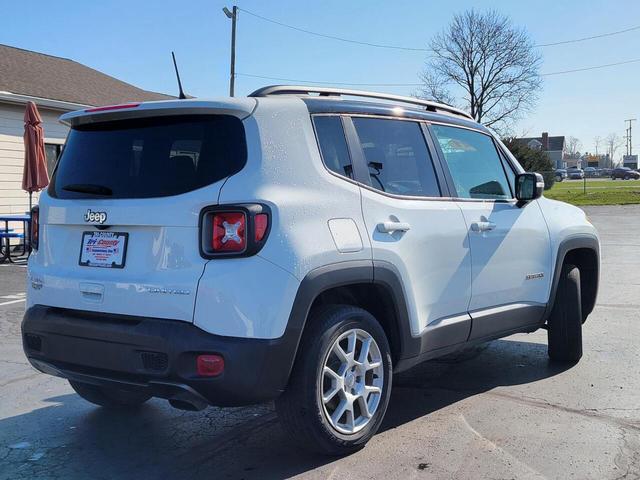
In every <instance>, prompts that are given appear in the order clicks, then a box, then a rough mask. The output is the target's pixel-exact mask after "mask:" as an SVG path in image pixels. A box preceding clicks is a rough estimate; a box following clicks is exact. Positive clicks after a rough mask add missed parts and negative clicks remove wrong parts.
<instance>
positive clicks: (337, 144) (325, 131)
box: [313, 115, 353, 178]
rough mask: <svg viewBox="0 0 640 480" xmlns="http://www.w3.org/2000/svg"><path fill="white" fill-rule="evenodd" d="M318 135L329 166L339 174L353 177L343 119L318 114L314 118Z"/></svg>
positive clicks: (321, 149)
mask: <svg viewBox="0 0 640 480" xmlns="http://www.w3.org/2000/svg"><path fill="white" fill-rule="evenodd" d="M313 123H314V124H315V127H316V135H317V136H318V143H319V144H320V151H321V152H322V160H324V164H325V165H326V166H327V168H328V169H329V170H331V171H333V172H335V173H337V174H339V175H344V176H345V177H349V178H353V168H352V166H351V158H350V157H349V150H348V148H347V141H346V139H345V137H344V131H343V130H342V120H341V119H340V117H337V116H335V117H334V116H324V115H322V116H316V117H315V118H314V119H313Z"/></svg>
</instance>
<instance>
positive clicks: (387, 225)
mask: <svg viewBox="0 0 640 480" xmlns="http://www.w3.org/2000/svg"><path fill="white" fill-rule="evenodd" d="M377 228H378V231H379V232H382V233H393V232H406V231H407V230H411V225H409V224H408V223H406V222H382V223H379V224H378V227H377Z"/></svg>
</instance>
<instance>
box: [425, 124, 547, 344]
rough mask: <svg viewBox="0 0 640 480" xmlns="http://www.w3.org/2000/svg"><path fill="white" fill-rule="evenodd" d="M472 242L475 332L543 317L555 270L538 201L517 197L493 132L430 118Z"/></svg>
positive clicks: (478, 334)
mask: <svg viewBox="0 0 640 480" xmlns="http://www.w3.org/2000/svg"><path fill="white" fill-rule="evenodd" d="M430 128H431V131H432V132H433V135H434V138H435V140H436V143H437V146H438V148H439V153H440V155H441V157H442V158H443V159H444V161H443V166H444V167H445V171H446V174H447V178H448V180H449V183H450V188H451V189H452V190H455V195H456V196H457V204H458V205H459V206H460V208H461V209H462V213H463V215H464V219H465V222H466V226H467V231H468V238H469V245H470V247H471V259H472V260H471V271H472V295H471V301H470V303H469V313H470V315H471V317H472V319H473V320H472V331H471V335H470V339H478V338H484V337H488V336H491V335H494V334H496V333H499V332H507V331H510V330H517V329H520V328H521V327H523V326H526V325H534V324H536V323H538V322H539V321H540V320H541V318H542V314H543V313H544V309H545V306H546V302H547V300H548V298H547V296H548V292H549V281H550V277H551V271H550V269H551V246H550V239H549V232H548V229H547V225H546V222H545V220H544V217H543V215H542V212H541V210H540V208H539V206H538V204H537V202H535V201H534V202H530V203H528V204H526V205H520V204H518V202H517V201H516V200H515V199H514V198H513V196H514V195H513V184H514V182H513V179H514V177H515V173H514V171H513V169H512V167H511V166H510V164H509V163H508V162H507V161H506V159H505V158H504V157H503V156H502V155H501V154H500V153H499V148H498V147H497V145H496V143H495V141H494V139H493V138H492V137H491V135H489V134H487V133H485V132H481V131H479V130H473V129H469V128H462V127H454V126H451V125H439V124H432V125H431V127H430Z"/></svg>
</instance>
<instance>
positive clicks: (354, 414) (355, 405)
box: [320, 329, 384, 435]
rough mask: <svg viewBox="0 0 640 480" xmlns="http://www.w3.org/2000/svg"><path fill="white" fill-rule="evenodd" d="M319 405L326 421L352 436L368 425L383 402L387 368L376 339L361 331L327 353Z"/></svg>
mask: <svg viewBox="0 0 640 480" xmlns="http://www.w3.org/2000/svg"><path fill="white" fill-rule="evenodd" d="M321 376H322V378H321V381H320V384H321V388H320V396H321V398H320V401H321V402H322V406H323V410H324V414H325V416H326V419H327V421H328V422H329V423H330V424H331V426H332V427H333V428H334V429H335V430H337V431H338V432H340V433H342V434H345V435H350V434H354V433H357V432H358V431H360V430H362V429H363V428H364V427H365V426H367V425H368V424H369V422H370V421H371V419H372V418H373V416H374V414H375V413H376V411H377V409H378V406H379V405H380V399H381V398H382V388H383V385H384V365H383V362H382V355H381V353H380V348H379V347H378V344H377V343H376V341H375V339H374V338H373V337H372V336H371V334H369V333H368V332H366V331H365V330H361V329H351V330H348V331H347V332H344V333H343V334H341V335H340V336H339V337H338V338H337V339H336V340H335V342H333V345H332V346H331V348H330V349H329V350H328V352H327V354H326V356H325V359H324V363H323V368H322V373H321Z"/></svg>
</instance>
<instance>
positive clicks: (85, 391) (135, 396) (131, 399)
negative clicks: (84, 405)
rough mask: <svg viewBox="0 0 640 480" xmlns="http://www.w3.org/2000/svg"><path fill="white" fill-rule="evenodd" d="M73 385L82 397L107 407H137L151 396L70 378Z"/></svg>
mask: <svg viewBox="0 0 640 480" xmlns="http://www.w3.org/2000/svg"><path fill="white" fill-rule="evenodd" d="M69 383H70V384H71V387H73V389H74V390H75V391H76V393H77V394H78V395H80V396H81V397H82V398H84V399H85V400H87V401H88V402H91V403H93V404H95V405H100V406H101V407H107V408H135V407H138V406H140V405H142V404H143V403H144V402H146V401H147V400H149V399H150V398H151V396H149V395H146V394H144V393H140V392H131V391H128V390H119V389H116V388H109V387H99V386H97V385H91V384H88V383H81V382H75V381H72V380H69Z"/></svg>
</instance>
